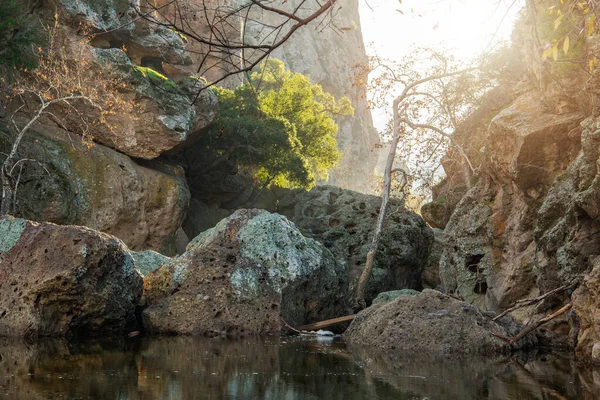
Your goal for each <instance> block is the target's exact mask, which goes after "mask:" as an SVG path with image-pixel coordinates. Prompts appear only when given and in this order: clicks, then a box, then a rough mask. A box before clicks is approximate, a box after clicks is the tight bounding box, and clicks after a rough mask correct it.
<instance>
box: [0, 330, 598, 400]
mask: <svg viewBox="0 0 600 400" xmlns="http://www.w3.org/2000/svg"><path fill="white" fill-rule="evenodd" d="M2 398H5V399H15V400H25V399H27V400H30V399H31V400H36V399H110V400H112V399H119V400H121V399H122V400H141V399H169V400H179V399H185V400H187V399H231V400H234V399H236V400H237V399H240V400H241V399H244V400H245V399H272V400H309V399H310V400H313V399H333V400H336V399H340V400H353V399H398V400H408V399H431V400H433V399H440V400H441V399H443V400H452V399H460V400H464V399H515V400H517V399H518V400H521V399H600V370H597V371H592V370H587V371H586V372H581V371H577V370H576V369H575V368H574V366H573V365H572V363H571V362H570V361H569V360H564V359H557V358H552V357H549V356H545V357H536V359H535V360H527V358H525V357H524V356H521V357H517V358H507V359H504V360H495V361H491V360H479V361H476V360H469V361H462V362H454V363H452V362H447V361H446V362H442V361H435V360H431V359H429V360H416V359H414V358H404V357H398V356H397V357H395V358H390V357H387V356H386V355H382V354H373V353H372V351H368V350H366V349H362V348H349V347H348V346H346V345H345V344H344V343H343V342H342V341H340V340H316V339H314V338H302V337H296V338H246V339H237V340H227V339H222V338H218V339H208V338H186V337H166V338H165V337H162V338H142V339H132V340H129V341H126V342H120V343H112V344H108V343H102V344H98V343H95V344H89V343H88V344H72V343H66V342H61V341H48V342H41V343H36V344H25V343H20V342H10V341H0V399H2Z"/></svg>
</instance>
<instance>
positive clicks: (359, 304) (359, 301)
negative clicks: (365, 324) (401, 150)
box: [354, 99, 400, 310]
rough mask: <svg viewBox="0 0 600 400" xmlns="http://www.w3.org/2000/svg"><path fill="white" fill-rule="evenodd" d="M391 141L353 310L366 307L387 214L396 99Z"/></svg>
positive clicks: (396, 137)
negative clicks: (374, 223)
mask: <svg viewBox="0 0 600 400" xmlns="http://www.w3.org/2000/svg"><path fill="white" fill-rule="evenodd" d="M392 132H393V134H394V136H393V139H392V144H391V146H390V151H389V153H388V157H387V162H386V164H385V172H384V175H383V190H382V192H381V207H380V208H379V216H378V218H377V224H376V225H375V229H374V230H373V240H372V241H371V248H370V249H369V252H368V253H367V260H366V262H365V268H364V269H363V271H362V273H361V274H360V278H359V279H358V283H357V285H356V297H355V299H354V301H355V308H357V309H359V310H360V309H363V308H365V307H366V306H367V303H366V301H365V287H366V286H367V282H368V281H369V278H370V276H371V271H372V270H373V263H374V261H375V255H376V254H377V247H378V246H379V238H380V237H381V231H382V229H383V222H384V221H385V214H386V212H387V208H388V204H389V202H390V189H391V185H392V169H393V166H394V159H395V158H396V148H397V147H398V141H399V140H400V132H399V129H398V99H396V100H395V101H394V127H393V131H392Z"/></svg>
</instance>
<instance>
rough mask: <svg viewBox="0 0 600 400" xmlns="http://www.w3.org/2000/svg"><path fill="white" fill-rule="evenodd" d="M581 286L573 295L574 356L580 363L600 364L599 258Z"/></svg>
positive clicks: (595, 260) (595, 259) (594, 261)
mask: <svg viewBox="0 0 600 400" xmlns="http://www.w3.org/2000/svg"><path fill="white" fill-rule="evenodd" d="M592 263H593V265H594V267H593V269H592V271H590V272H589V273H588V274H587V276H586V277H585V280H584V281H583V283H582V285H581V286H580V287H579V288H578V289H577V290H575V292H574V293H573V310H574V311H575V314H576V315H577V317H578V323H579V330H578V332H577V346H576V348H575V354H576V355H577V358H578V359H580V360H582V361H591V362H592V363H595V364H599V363H600V258H599V257H598V256H596V257H595V258H594V259H593V260H592Z"/></svg>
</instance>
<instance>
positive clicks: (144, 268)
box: [131, 250, 171, 276]
mask: <svg viewBox="0 0 600 400" xmlns="http://www.w3.org/2000/svg"><path fill="white" fill-rule="evenodd" d="M131 256H132V257H133V259H134V261H135V269H137V270H138V272H139V273H140V274H141V275H142V276H146V275H148V274H149V273H150V272H152V271H156V270H157V269H158V268H160V267H161V266H163V265H165V264H167V263H169V261H171V259H170V258H169V257H167V256H163V255H162V254H160V253H157V252H155V251H152V250H145V251H132V252H131Z"/></svg>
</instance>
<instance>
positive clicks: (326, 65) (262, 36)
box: [159, 0, 379, 192]
mask: <svg viewBox="0 0 600 400" xmlns="http://www.w3.org/2000/svg"><path fill="white" fill-rule="evenodd" d="M159 3H161V4H164V3H167V2H165V1H164V0H160V1H159ZM195 3H196V2H195V0H181V1H179V2H178V12H180V13H182V14H181V15H183V18H185V19H187V21H189V27H190V29H191V30H192V31H194V32H199V33H201V34H205V35H208V34H209V33H210V31H209V28H208V27H207V26H206V25H207V24H206V22H205V19H204V18H203V17H198V16H197V14H198V13H199V9H202V8H204V9H205V10H202V12H204V11H205V12H206V15H207V19H209V20H212V18H214V15H215V13H216V12H217V11H215V10H220V11H221V13H226V12H232V11H233V10H235V9H236V7H239V6H242V5H247V4H248V3H249V2H248V1H246V0H220V1H215V0H209V1H206V2H203V3H202V4H203V6H202V7H199V6H198V5H197V4H195ZM318 3H319V2H315V1H311V2H304V1H302V0H289V1H285V2H281V3H278V4H277V6H276V8H278V9H283V10H286V11H289V12H294V10H297V11H298V10H299V11H298V14H299V15H300V16H301V17H305V16H307V15H309V14H311V13H313V12H314V11H315V10H316V9H317V7H321V6H320V5H319V4H318ZM166 13H167V14H175V16H174V17H173V18H172V19H175V20H176V19H177V17H178V15H177V14H176V13H175V12H174V11H173V10H169V11H167V12H166ZM332 15H333V18H334V22H333V24H335V25H336V26H338V27H351V29H348V30H343V33H341V34H340V32H342V31H340V30H337V29H332V28H331V29H330V28H329V27H327V26H325V24H326V23H328V22H327V21H324V19H327V18H331V16H332ZM221 17H222V14H221ZM218 18H219V17H217V19H218ZM282 18H283V17H282V16H281V15H278V14H277V13H274V12H269V11H266V10H263V9H261V8H260V7H252V9H251V12H250V14H249V17H248V18H247V19H246V20H245V21H244V22H243V25H242V19H239V20H236V21H232V20H230V22H231V23H230V24H229V25H227V26H222V27H221V28H220V32H222V34H223V35H224V36H226V37H227V38H228V39H229V40H233V41H235V42H239V41H240V40H241V37H242V35H245V37H244V39H245V41H246V42H247V43H249V44H266V43H270V42H271V41H272V40H273V39H274V38H276V37H277V38H279V37H280V36H279V35H278V34H277V33H276V32H275V31H272V30H271V29H270V28H268V27H269V26H271V27H275V26H278V25H279V24H281V23H282V22H283V20H282ZM257 21H260V22H257ZM237 23H239V24H240V25H237V26H236V24H237ZM318 26H320V27H323V28H324V29H321V28H316V27H318ZM206 47H207V46H206V45H204V46H203V45H199V44H198V43H194V41H193V40H191V43H190V48H191V49H192V51H197V52H199V53H200V54H201V53H203V52H206V50H207V49H206ZM245 56H246V57H250V58H251V57H252V56H251V55H250V54H249V52H246V54H245ZM271 56H273V57H275V58H278V59H281V60H282V61H283V62H284V63H285V65H286V66H287V68H289V69H290V70H291V71H293V72H299V73H302V74H304V75H306V76H308V77H309V78H310V80H311V82H312V83H317V84H320V85H321V86H323V89H324V90H325V91H327V92H329V93H331V94H333V95H334V96H336V97H338V98H339V97H342V96H348V98H349V99H350V101H351V102H352V106H353V107H354V116H353V117H343V118H339V119H338V120H337V122H338V125H339V133H338V138H337V139H338V148H339V149H340V150H341V151H342V153H343V155H342V159H341V160H340V163H339V165H338V167H337V168H336V169H335V170H334V171H333V172H332V173H331V174H330V180H329V182H330V183H331V184H334V185H337V186H341V187H344V188H348V189H353V190H359V191H363V192H364V191H371V188H370V183H371V178H372V175H373V170H374V167H375V164H376V162H377V157H378V148H377V144H379V137H378V134H377V131H376V130H375V129H374V127H373V122H372V117H371V112H370V110H369V109H368V108H367V104H366V101H365V100H364V97H363V96H364V95H365V86H364V85H363V84H360V83H359V82H357V79H356V78H355V73H356V71H355V69H354V66H355V65H358V64H361V65H363V66H364V65H365V64H366V63H367V56H366V51H365V46H364V44H363V38H362V32H361V27H360V16H359V13H358V0H349V1H345V2H344V4H343V6H342V7H339V8H336V10H335V12H334V13H326V15H325V16H323V17H320V18H317V19H316V20H315V21H313V22H312V23H311V24H310V25H309V26H304V27H301V28H300V29H298V30H297V31H296V32H294V34H293V35H292V36H291V37H290V38H289V40H287V41H286V42H285V43H283V45H282V46H281V47H280V48H278V49H276V50H275V51H274V52H273V53H272V54H271ZM219 57H222V58H223V59H227V60H231V62H232V63H234V64H235V63H237V62H239V59H238V56H237V55H234V56H232V55H231V54H226V53H223V54H212V55H211V58H210V59H209V60H205V61H206V63H205V66H204V69H207V66H212V65H214V63H215V62H219V60H218V58H219ZM229 69H231V66H230V65H227V63H223V62H220V64H219V68H214V67H209V68H208V70H207V71H206V72H205V75H206V76H207V78H208V79H210V80H211V81H215V80H216V79H218V78H220V77H221V71H223V70H226V71H227V70H229ZM195 70H196V69H194V71H195ZM235 81H236V79H232V80H231V82H227V84H228V85H231V84H232V83H233V84H235V83H238V82H239V78H238V79H237V82H235ZM356 160H360V163H356ZM190 186H193V185H190Z"/></svg>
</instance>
